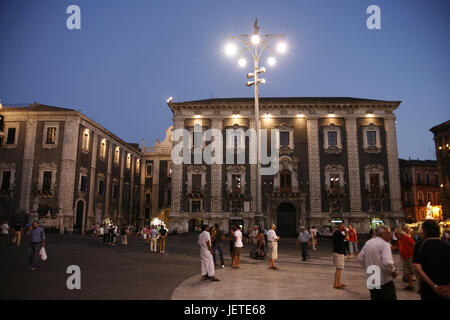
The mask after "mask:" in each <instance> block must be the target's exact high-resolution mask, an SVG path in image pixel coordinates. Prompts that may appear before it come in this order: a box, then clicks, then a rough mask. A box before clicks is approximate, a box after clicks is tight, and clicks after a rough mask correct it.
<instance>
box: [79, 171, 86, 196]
mask: <svg viewBox="0 0 450 320" xmlns="http://www.w3.org/2000/svg"><path fill="white" fill-rule="evenodd" d="M80 191H81V192H87V176H86V175H81V178H80Z"/></svg>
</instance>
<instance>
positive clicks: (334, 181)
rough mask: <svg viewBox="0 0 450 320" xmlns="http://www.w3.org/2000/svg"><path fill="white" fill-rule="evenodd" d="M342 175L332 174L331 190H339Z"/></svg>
mask: <svg viewBox="0 0 450 320" xmlns="http://www.w3.org/2000/svg"><path fill="white" fill-rule="evenodd" d="M339 180H340V174H339V173H330V188H331V189H338V188H339V187H340V185H341V184H340V183H341V182H340V181H339Z"/></svg>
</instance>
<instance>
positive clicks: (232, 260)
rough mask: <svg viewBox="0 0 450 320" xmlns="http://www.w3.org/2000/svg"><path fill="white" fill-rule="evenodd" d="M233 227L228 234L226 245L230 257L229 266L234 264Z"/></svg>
mask: <svg viewBox="0 0 450 320" xmlns="http://www.w3.org/2000/svg"><path fill="white" fill-rule="evenodd" d="M235 230H236V229H235V227H231V228H230V234H229V236H228V244H229V249H230V257H231V266H233V264H234V231H235Z"/></svg>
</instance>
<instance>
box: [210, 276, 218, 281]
mask: <svg viewBox="0 0 450 320" xmlns="http://www.w3.org/2000/svg"><path fill="white" fill-rule="evenodd" d="M209 280H211V281H220V280H219V279H217V278H216V277H211V278H210V279H209Z"/></svg>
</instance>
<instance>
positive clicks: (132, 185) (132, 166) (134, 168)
mask: <svg viewBox="0 0 450 320" xmlns="http://www.w3.org/2000/svg"><path fill="white" fill-rule="evenodd" d="M130 157H131V159H130V161H131V174H130V180H131V181H130V213H129V220H131V219H132V218H133V214H134V210H133V209H134V203H133V201H134V170H136V157H135V156H133V155H130Z"/></svg>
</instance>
